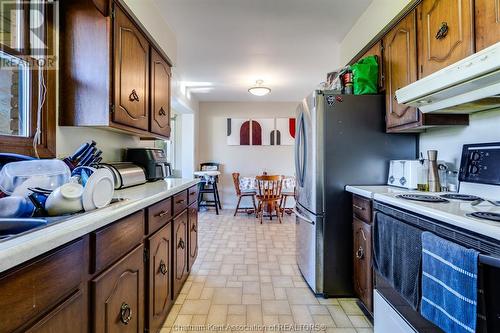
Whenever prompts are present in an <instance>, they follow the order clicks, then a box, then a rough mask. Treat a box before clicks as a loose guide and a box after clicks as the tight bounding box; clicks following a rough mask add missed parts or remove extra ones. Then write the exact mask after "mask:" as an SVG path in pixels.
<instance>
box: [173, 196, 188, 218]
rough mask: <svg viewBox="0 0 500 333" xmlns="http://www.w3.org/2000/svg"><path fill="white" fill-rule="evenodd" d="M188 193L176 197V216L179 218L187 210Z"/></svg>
mask: <svg viewBox="0 0 500 333" xmlns="http://www.w3.org/2000/svg"><path fill="white" fill-rule="evenodd" d="M187 202H188V201H187V191H182V192H180V193H177V194H176V195H174V216H177V215H178V214H179V213H181V212H182V211H183V210H184V209H186V208H187Z"/></svg>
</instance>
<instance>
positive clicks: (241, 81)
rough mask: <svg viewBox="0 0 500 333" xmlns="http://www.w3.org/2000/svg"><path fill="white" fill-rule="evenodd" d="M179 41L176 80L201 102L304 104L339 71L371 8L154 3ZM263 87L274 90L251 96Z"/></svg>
mask: <svg viewBox="0 0 500 333" xmlns="http://www.w3.org/2000/svg"><path fill="white" fill-rule="evenodd" d="M154 1H155V3H156V4H157V6H158V8H159V10H160V11H161V14H162V15H163V16H164V17H165V19H166V21H167V22H168V24H169V25H170V27H171V28H172V29H173V30H174V32H175V34H176V37H177V64H176V66H177V72H178V73H179V74H180V76H181V77H182V79H183V80H184V81H185V82H184V83H185V85H186V86H187V87H188V91H189V92H190V93H192V94H194V95H195V96H196V97H197V98H198V99H199V100H200V101H299V100H301V99H302V98H303V97H305V96H306V95H307V94H308V93H309V92H311V91H312V90H313V89H314V88H315V87H316V86H317V85H318V84H319V83H320V82H321V81H324V80H325V77H326V73H327V72H328V71H331V70H333V69H335V67H336V66H338V56H339V50H338V44H339V43H340V41H341V40H342V39H343V37H344V36H345V35H346V33H347V32H348V31H349V30H350V28H351V27H352V25H353V24H354V22H356V20H357V18H358V17H359V16H360V15H361V13H362V12H363V11H364V10H365V9H366V7H367V6H368V5H369V3H370V2H371V0H351V1H345V0H154ZM258 79H262V80H264V82H265V85H267V86H269V87H270V88H271V89H272V93H271V94H270V95H268V96H266V97H255V96H252V95H250V94H249V93H248V92H247V89H248V88H249V87H250V86H251V85H252V84H254V83H255V81H256V80H258Z"/></svg>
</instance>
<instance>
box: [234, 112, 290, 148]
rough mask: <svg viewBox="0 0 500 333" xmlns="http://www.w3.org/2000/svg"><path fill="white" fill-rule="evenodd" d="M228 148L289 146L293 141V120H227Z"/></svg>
mask: <svg viewBox="0 0 500 333" xmlns="http://www.w3.org/2000/svg"><path fill="white" fill-rule="evenodd" d="M226 121H227V145H229V146H249V145H252V146H291V145H294V141H295V118H258V119H243V118H227V119H226Z"/></svg>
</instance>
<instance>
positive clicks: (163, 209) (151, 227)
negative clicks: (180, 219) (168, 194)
mask: <svg viewBox="0 0 500 333" xmlns="http://www.w3.org/2000/svg"><path fill="white" fill-rule="evenodd" d="M171 217H172V198H168V199H165V200H163V201H160V202H158V203H157V204H154V205H153V206H150V207H149V208H148V220H147V222H146V234H148V235H150V234H152V233H153V232H155V231H156V230H158V229H160V228H161V227H162V226H164V225H165V224H166V223H167V222H168V221H170V218H171Z"/></svg>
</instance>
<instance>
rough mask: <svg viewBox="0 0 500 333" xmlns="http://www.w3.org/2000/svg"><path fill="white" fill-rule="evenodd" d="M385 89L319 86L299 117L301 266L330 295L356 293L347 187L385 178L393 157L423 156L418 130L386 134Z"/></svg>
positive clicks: (318, 288) (318, 289) (297, 158)
mask: <svg viewBox="0 0 500 333" xmlns="http://www.w3.org/2000/svg"><path fill="white" fill-rule="evenodd" d="M384 115H385V100H384V96H382V95H364V96H354V95H340V94H337V93H335V92H333V91H315V92H314V93H312V94H311V95H310V96H308V97H307V98H306V99H304V101H303V102H302V103H301V104H299V106H298V108H297V115H296V138H295V170H296V177H297V205H296V224H297V225H296V244H297V262H298V265H299V269H300V271H301V273H302V275H303V276H304V278H305V280H306V281H307V283H308V284H309V286H310V287H311V289H312V290H313V291H314V292H315V293H316V294H320V295H324V296H325V297H333V296H350V295H352V294H353V278H352V260H353V249H352V238H353V236H352V202H351V196H350V195H349V194H348V193H346V192H345V191H344V187H345V186H346V185H376V184H385V183H386V181H387V173H388V167H389V160H391V159H415V158H417V137H416V135H414V134H386V131H385V121H384Z"/></svg>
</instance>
